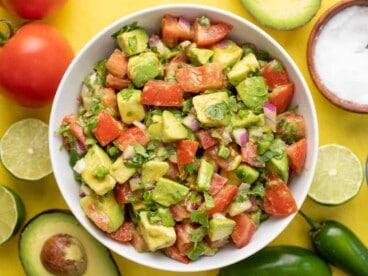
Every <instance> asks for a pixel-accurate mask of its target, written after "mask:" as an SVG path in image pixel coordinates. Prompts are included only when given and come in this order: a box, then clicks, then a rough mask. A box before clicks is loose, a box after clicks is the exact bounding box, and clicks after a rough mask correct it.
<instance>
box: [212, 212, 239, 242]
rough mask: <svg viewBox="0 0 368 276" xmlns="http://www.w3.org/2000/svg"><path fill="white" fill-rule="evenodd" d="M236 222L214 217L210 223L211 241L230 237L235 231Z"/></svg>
mask: <svg viewBox="0 0 368 276" xmlns="http://www.w3.org/2000/svg"><path fill="white" fill-rule="evenodd" d="M234 227H235V221H233V220H232V219H229V218H226V217H222V216H221V217H214V218H212V219H211V220H210V222H209V227H208V236H209V237H210V239H211V241H217V240H220V239H223V238H226V237H228V236H229V235H230V234H231V233H232V232H233V230H234Z"/></svg>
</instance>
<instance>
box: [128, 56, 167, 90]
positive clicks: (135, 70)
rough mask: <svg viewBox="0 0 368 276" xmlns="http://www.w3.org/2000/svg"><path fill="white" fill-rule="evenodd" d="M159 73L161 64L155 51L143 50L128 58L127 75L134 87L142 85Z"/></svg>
mask: <svg viewBox="0 0 368 276" xmlns="http://www.w3.org/2000/svg"><path fill="white" fill-rule="evenodd" d="M161 74H162V65H161V62H160V60H159V59H158V57H157V55H156V54H155V53H153V52H145V53H141V54H139V55H137V56H133V57H131V58H129V61H128V76H129V78H130V79H131V80H132V82H133V84H134V85H135V86H136V87H138V88H140V87H142V86H143V85H144V84H145V83H146V82H147V81H149V80H153V79H154V78H156V77H157V76H159V75H161Z"/></svg>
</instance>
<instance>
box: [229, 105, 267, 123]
mask: <svg viewBox="0 0 368 276" xmlns="http://www.w3.org/2000/svg"><path fill="white" fill-rule="evenodd" d="M231 125H232V126H233V127H234V128H238V127H245V128H248V127H250V126H264V125H265V117H264V113H261V114H254V112H252V111H251V110H250V109H242V110H239V111H238V112H237V113H236V114H232V115H231Z"/></svg>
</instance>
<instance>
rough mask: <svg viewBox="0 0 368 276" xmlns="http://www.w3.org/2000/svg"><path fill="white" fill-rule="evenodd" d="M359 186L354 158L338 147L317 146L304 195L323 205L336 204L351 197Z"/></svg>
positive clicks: (359, 175) (360, 175)
mask: <svg viewBox="0 0 368 276" xmlns="http://www.w3.org/2000/svg"><path fill="white" fill-rule="evenodd" d="M362 183H363V168H362V164H361V162H360V160H359V158H358V157H357V155H356V154H355V153H354V152H353V151H351V150H350V149H349V148H347V147H345V146H342V145H338V144H327V145H323V146H320V148H319V151H318V160H317V166H316V171H315V174H314V176H313V181H312V184H311V187H310V189H309V192H308V196H309V197H310V198H311V199H313V200H314V201H316V202H317V203H320V204H323V205H340V204H343V203H345V202H347V201H349V200H351V199H352V198H354V197H355V196H356V195H357V194H358V192H359V190H360V187H361V186H362Z"/></svg>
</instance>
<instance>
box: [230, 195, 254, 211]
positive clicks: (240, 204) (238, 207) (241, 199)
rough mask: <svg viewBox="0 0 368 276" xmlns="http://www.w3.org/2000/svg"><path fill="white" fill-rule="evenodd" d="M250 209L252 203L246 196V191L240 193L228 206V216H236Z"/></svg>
mask: <svg viewBox="0 0 368 276" xmlns="http://www.w3.org/2000/svg"><path fill="white" fill-rule="evenodd" d="M250 207H252V202H251V201H250V199H249V198H248V196H247V195H246V191H242V192H240V193H239V194H238V195H237V196H236V197H235V200H234V201H233V202H231V204H230V206H229V211H228V212H229V215H230V216H232V217H233V216H236V215H239V214H241V213H243V212H244V211H246V210H248V209H249V208H250Z"/></svg>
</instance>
